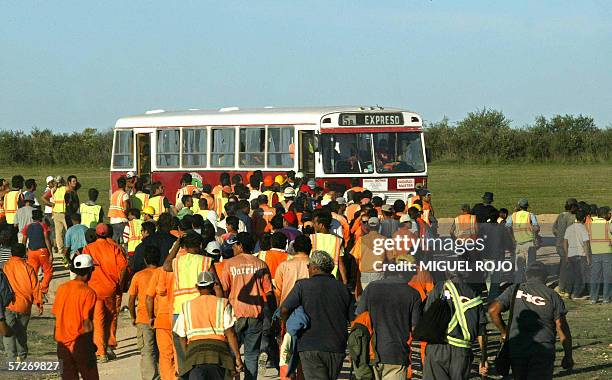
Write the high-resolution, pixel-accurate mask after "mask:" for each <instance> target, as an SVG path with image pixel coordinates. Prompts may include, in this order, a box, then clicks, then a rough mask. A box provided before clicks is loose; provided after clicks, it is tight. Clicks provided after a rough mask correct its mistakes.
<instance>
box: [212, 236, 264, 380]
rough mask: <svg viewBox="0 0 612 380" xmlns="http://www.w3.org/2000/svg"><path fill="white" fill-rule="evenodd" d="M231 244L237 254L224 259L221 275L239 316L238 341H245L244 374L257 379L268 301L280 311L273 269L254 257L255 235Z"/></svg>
mask: <svg viewBox="0 0 612 380" xmlns="http://www.w3.org/2000/svg"><path fill="white" fill-rule="evenodd" d="M228 243H230V244H231V245H232V251H233V253H234V257H232V258H230V259H227V260H224V263H225V264H224V265H223V270H222V272H221V275H220V276H219V278H220V281H221V285H222V286H223V291H224V292H225V294H226V295H227V296H228V297H227V298H228V299H229V302H230V304H231V305H232V308H233V309H234V315H235V316H236V318H237V321H236V324H235V326H234V328H235V330H236V333H237V334H238V343H239V344H240V345H242V344H244V361H245V375H244V377H245V379H246V380H250V379H253V380H254V379H257V370H258V360H259V359H260V358H259V354H260V345H261V337H262V328H263V306H264V302H267V303H268V307H269V308H270V310H276V299H275V297H274V292H273V288H272V279H271V278H270V270H269V269H268V267H267V265H266V263H265V262H263V261H262V260H260V259H258V258H257V257H255V256H253V249H254V248H255V242H254V241H253V237H252V236H251V235H250V234H248V233H247V232H240V233H238V234H237V235H236V236H235V238H233V239H230V240H229V241H228ZM264 359H265V360H264ZM261 361H262V362H265V361H267V357H262V358H261Z"/></svg>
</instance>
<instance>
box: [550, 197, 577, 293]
mask: <svg viewBox="0 0 612 380" xmlns="http://www.w3.org/2000/svg"><path fill="white" fill-rule="evenodd" d="M577 209H578V201H577V200H576V199H575V198H569V199H568V200H567V201H565V211H563V212H562V213H561V214H559V215H557V219H555V222H554V223H553V227H552V231H553V235H555V237H556V238H557V239H556V248H557V255H559V272H558V276H559V286H558V289H557V290H558V292H559V294H561V295H563V294H565V293H566V290H565V278H564V277H565V273H564V268H565V253H564V250H563V241H564V238H565V230H566V229H567V227H569V226H570V225H572V224H574V222H575V221H576V210H577Z"/></svg>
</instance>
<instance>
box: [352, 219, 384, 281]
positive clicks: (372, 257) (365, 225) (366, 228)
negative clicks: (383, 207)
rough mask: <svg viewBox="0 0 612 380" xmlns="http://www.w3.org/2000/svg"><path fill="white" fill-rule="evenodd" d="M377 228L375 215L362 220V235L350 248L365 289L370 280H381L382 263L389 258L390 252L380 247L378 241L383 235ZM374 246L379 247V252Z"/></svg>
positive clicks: (377, 221) (377, 223)
mask: <svg viewBox="0 0 612 380" xmlns="http://www.w3.org/2000/svg"><path fill="white" fill-rule="evenodd" d="M379 228H380V222H379V220H378V218H377V217H375V216H374V217H371V218H367V222H363V221H362V223H361V229H362V231H363V235H361V236H360V237H359V238H358V239H357V241H356V242H355V245H354V246H353V249H352V250H351V254H352V255H353V257H355V260H357V265H358V266H359V279H360V280H359V281H360V282H361V285H360V286H361V289H365V288H366V286H368V284H369V283H370V282H372V281H376V280H381V279H382V278H383V277H384V273H383V272H382V264H383V263H386V262H387V261H389V259H390V257H389V254H390V252H388V251H387V250H385V249H383V248H382V247H380V244H379V243H380V242H383V241H385V237H384V236H383V235H381V234H379V233H378V229H379ZM374 247H378V248H380V250H381V252H378V251H377V250H376V249H374Z"/></svg>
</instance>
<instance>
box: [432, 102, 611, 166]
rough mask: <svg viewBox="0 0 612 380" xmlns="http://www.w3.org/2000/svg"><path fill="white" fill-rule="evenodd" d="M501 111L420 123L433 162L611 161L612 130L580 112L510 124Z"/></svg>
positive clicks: (486, 111) (480, 111) (479, 112)
mask: <svg viewBox="0 0 612 380" xmlns="http://www.w3.org/2000/svg"><path fill="white" fill-rule="evenodd" d="M510 123H511V121H510V120H508V119H507V118H506V117H505V116H504V114H503V113H502V112H501V111H497V110H490V109H486V108H485V109H482V110H479V111H476V112H470V113H469V114H468V115H467V116H466V117H465V118H464V119H463V120H461V121H459V122H457V123H456V125H451V124H450V123H449V121H448V119H447V118H444V119H442V120H441V121H439V122H435V123H431V124H427V125H425V135H426V136H425V144H426V145H427V146H428V147H429V149H430V152H431V157H430V158H431V159H432V160H433V161H464V162H465V161H467V162H506V161H517V160H518V161H530V162H540V161H561V162H569V161H593V162H595V161H597V162H607V161H611V160H612V129H610V128H603V129H602V128H598V127H597V126H596V125H595V121H594V120H593V118H591V117H588V116H583V115H578V116H574V115H556V116H553V117H552V118H550V119H546V118H545V117H544V116H539V117H537V118H536V119H535V122H534V124H533V125H527V126H525V127H522V128H512V127H511V126H510Z"/></svg>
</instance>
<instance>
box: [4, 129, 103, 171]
mask: <svg viewBox="0 0 612 380" xmlns="http://www.w3.org/2000/svg"><path fill="white" fill-rule="evenodd" d="M112 143H113V132H112V130H107V131H104V132H98V131H97V130H95V129H92V128H87V129H85V130H84V131H83V132H73V133H58V134H54V133H53V132H51V131H50V130H49V129H44V130H40V129H36V128H35V129H33V130H32V132H30V133H29V134H25V133H24V132H22V131H0V162H2V164H4V165H32V166H40V165H71V164H78V165H80V166H90V167H108V166H110V159H111V148H112Z"/></svg>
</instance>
